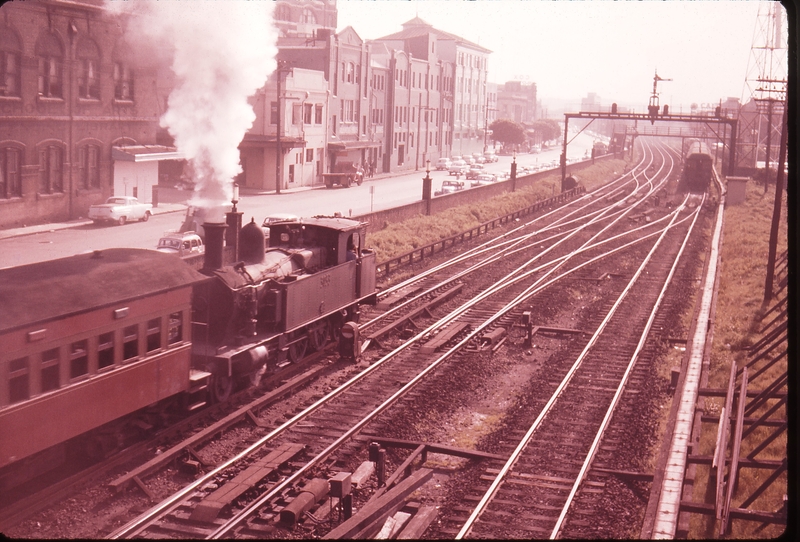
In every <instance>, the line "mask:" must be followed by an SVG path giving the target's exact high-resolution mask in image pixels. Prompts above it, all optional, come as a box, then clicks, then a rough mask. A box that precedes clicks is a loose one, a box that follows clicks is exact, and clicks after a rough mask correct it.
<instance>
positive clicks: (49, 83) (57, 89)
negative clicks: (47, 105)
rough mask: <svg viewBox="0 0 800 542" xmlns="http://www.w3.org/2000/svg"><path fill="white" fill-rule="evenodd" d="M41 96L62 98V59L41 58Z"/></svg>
mask: <svg viewBox="0 0 800 542" xmlns="http://www.w3.org/2000/svg"><path fill="white" fill-rule="evenodd" d="M39 96H44V97H47V98H61V59H59V58H54V57H39Z"/></svg>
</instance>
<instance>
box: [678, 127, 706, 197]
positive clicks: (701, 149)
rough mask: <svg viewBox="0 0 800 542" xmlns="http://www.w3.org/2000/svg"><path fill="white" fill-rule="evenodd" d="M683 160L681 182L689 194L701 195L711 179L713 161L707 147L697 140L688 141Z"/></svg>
mask: <svg viewBox="0 0 800 542" xmlns="http://www.w3.org/2000/svg"><path fill="white" fill-rule="evenodd" d="M684 156H685V158H684V160H683V175H682V181H683V184H684V186H685V187H686V189H687V190H688V191H690V192H697V193H703V192H705V191H706V190H708V187H709V185H710V184H711V181H712V179H713V169H714V159H713V158H712V157H711V155H710V154H709V152H708V147H707V146H706V144H705V143H703V142H702V141H699V140H697V139H693V140H690V141H689V142H688V144H687V147H686V153H685V155H684Z"/></svg>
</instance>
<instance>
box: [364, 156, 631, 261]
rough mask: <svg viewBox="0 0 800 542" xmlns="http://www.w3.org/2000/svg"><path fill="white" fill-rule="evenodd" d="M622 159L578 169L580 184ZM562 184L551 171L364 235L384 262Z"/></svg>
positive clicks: (613, 169)
mask: <svg viewBox="0 0 800 542" xmlns="http://www.w3.org/2000/svg"><path fill="white" fill-rule="evenodd" d="M626 165H627V162H626V161H625V160H617V159H608V160H604V161H599V162H597V163H596V164H594V165H592V166H590V167H588V168H586V169H583V170H581V171H579V172H577V173H576V174H575V175H576V176H577V178H578V180H579V182H580V184H581V185H582V186H583V187H584V188H585V189H586V190H587V191H589V190H592V189H593V188H595V187H597V186H598V185H600V184H602V183H605V182H607V181H608V179H610V178H612V177H614V176H616V175H615V173H621V172H622V170H623V168H624V167H625V166H626ZM560 187H561V174H560V173H556V172H554V173H552V174H550V175H547V176H545V177H544V178H543V179H541V180H539V181H537V182H536V184H534V185H533V186H528V187H525V188H521V189H519V190H517V191H515V192H506V193H504V194H502V195H500V196H496V197H494V198H491V199H489V200H486V201H481V202H476V203H471V204H467V205H461V206H459V207H453V208H452V209H448V210H447V211H445V212H442V213H439V214H436V215H432V216H426V215H418V216H416V217H415V218H412V219H409V220H406V221H404V222H399V223H395V224H387V225H385V227H384V228H383V229H382V230H381V231H379V232H376V233H373V234H370V235H369V236H367V246H368V247H369V248H371V249H373V250H376V251H377V256H378V261H379V262H385V261H387V260H391V259H392V258H396V257H397V256H400V255H401V254H405V253H407V252H409V251H411V250H414V249H417V248H419V247H423V246H426V245H429V244H431V243H435V242H436V241H440V240H442V239H446V238H448V237H450V236H452V235H456V234H458V233H461V232H462V231H465V230H469V229H471V228H474V227H476V226H478V225H480V224H482V223H484V222H487V221H489V220H492V219H495V218H498V217H501V216H504V215H507V214H510V213H513V212H515V211H519V210H520V209H524V208H526V207H529V206H531V205H533V204H534V203H536V202H537V201H540V200H543V199H547V198H549V197H551V196H553V195H554V194H556V193H557V192H558V191H559V190H560Z"/></svg>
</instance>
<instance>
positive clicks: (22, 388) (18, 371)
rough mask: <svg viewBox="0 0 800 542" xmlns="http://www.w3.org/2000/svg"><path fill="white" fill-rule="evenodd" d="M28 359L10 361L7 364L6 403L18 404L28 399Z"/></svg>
mask: <svg viewBox="0 0 800 542" xmlns="http://www.w3.org/2000/svg"><path fill="white" fill-rule="evenodd" d="M30 396H31V394H30V382H29V378H28V358H19V359H14V360H11V362H10V363H9V364H8V402H9V404H13V403H19V402H21V401H25V400H27V399H29V398H30Z"/></svg>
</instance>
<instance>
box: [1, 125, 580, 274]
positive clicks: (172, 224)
mask: <svg viewBox="0 0 800 542" xmlns="http://www.w3.org/2000/svg"><path fill="white" fill-rule="evenodd" d="M592 142H593V138H592V137H591V136H590V135H588V134H581V135H579V136H578V137H577V138H575V139H574V140H573V141H571V142H570V144H569V156H570V158H582V157H583V156H584V155H585V153H586V152H587V150H589V149H591V145H592ZM560 152H561V148H560V147H558V148H551V149H548V150H545V151H543V152H541V153H538V154H521V155H519V156H517V158H516V160H517V164H518V165H520V166H523V165H525V166H527V165H535V164H544V163H551V162H553V161H557V160H558V157H559V154H560ZM511 160H512V157H510V156H501V157H500V160H499V161H498V162H496V163H494V164H487V165H486V169H487V171H489V172H493V173H494V172H496V173H499V172H508V171H510V165H511ZM424 176H425V171H424V170H421V171H416V172H411V173H403V174H400V175H392V176H379V177H375V178H373V179H367V180H365V181H364V183H363V184H362V185H361V186H352V187H350V188H341V187H336V188H332V189H325V188H320V189H294V190H290V191H283V192H282V193H281V194H275V193H269V194H255V195H246V194H245V195H242V196H241V197H240V198H241V199H240V202H239V205H238V209H239V210H240V211H242V213H243V216H242V220H243V222H245V223H247V222H249V221H250V219H251V218H254V219H255V221H256V222H257V223H259V224H260V223H261V222H262V221H263V220H264V217H266V216H269V215H270V214H273V213H292V214H295V215H298V216H313V215H333V214H334V213H336V212H339V213H341V214H342V215H343V216H357V215H362V214H367V213H370V212H373V211H380V210H383V209H389V208H392V207H397V206H400V205H405V204H408V203H412V202H415V201H419V200H420V199H421V197H422V178H423V177H424ZM431 178H432V179H433V190H434V191H435V190H437V189H438V188H439V187H440V186H441V184H442V181H443V180H445V179H452V178H453V177H450V176H448V175H447V172H445V171H432V172H431ZM184 214H185V207H184V206H183V205H174V204H173V205H160V206H159V208H158V209H157V210H156V214H155V215H154V216H153V217H152V218H151V219H150V220H149V221H148V222H136V223H129V224H126V225H125V226H94V225H93V224H91V223H90V222H88V221H86V220H76V221H72V222H70V223H62V224H48V225H44V226H38V227H33V228H17V229H13V230H3V231H0V268H3V267H12V266H17V265H24V264H27V263H33V262H37V261H43V260H50V259H55V258H62V257H65V256H72V255H74V254H79V253H82V252H91V251H93V250H102V249H107V248H113V247H131V248H155V246H156V243H157V242H158V238H159V237H160V236H161V235H162V234H163V232H164V231H166V230H169V229H177V228H179V227H180V225H181V223H182V222H183V217H184Z"/></svg>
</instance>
